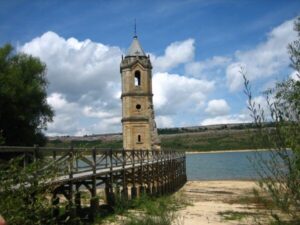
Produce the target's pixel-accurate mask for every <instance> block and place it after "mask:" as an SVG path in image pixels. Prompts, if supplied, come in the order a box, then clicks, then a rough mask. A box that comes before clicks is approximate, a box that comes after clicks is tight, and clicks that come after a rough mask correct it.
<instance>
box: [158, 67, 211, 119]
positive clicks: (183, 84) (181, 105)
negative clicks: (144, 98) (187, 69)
mask: <svg viewBox="0 0 300 225" xmlns="http://www.w3.org/2000/svg"><path fill="white" fill-rule="evenodd" d="M213 89H214V82H213V81H207V80H199V79H195V78H188V77H184V76H180V75H178V74H169V73H156V74H154V76H153V93H154V97H153V98H154V105H155V110H157V111H158V112H159V114H160V115H166V114H176V113H182V112H185V113H188V112H192V111H195V110H197V109H199V107H203V105H204V103H205V100H206V97H207V95H208V93H210V92H211V91H212V90H213Z"/></svg>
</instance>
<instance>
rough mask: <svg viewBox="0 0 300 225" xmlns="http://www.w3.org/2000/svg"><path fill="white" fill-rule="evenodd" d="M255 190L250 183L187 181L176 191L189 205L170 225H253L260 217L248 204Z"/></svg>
mask: <svg viewBox="0 0 300 225" xmlns="http://www.w3.org/2000/svg"><path fill="white" fill-rule="evenodd" d="M255 187H257V185H256V183H255V182H254V181H189V182H187V183H186V185H185V186H184V187H183V188H182V189H181V190H180V191H181V192H182V193H183V195H184V196H186V198H187V199H188V201H189V202H190V203H191V205H190V206H187V207H186V208H184V209H181V210H180V211H179V212H178V219H177V221H175V222H174V225H177V224H180V225H204V224H213V225H229V224H230V225H231V224H238V225H243V224H247V225H249V224H254V217H253V215H260V213H258V211H257V206H256V205H254V203H251V201H248V200H249V199H251V196H252V194H251V193H252V189H253V188H255ZM247 199H248V200H247ZM249 202H250V203H249ZM260 217H261V216H260Z"/></svg>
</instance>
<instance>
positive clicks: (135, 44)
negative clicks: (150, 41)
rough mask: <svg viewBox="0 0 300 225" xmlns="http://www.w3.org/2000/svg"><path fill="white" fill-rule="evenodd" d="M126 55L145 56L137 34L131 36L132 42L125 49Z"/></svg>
mask: <svg viewBox="0 0 300 225" xmlns="http://www.w3.org/2000/svg"><path fill="white" fill-rule="evenodd" d="M126 56H146V54H145V52H144V50H143V49H142V47H141V44H140V42H139V40H138V38H137V36H134V37H133V40H132V43H131V45H130V48H129V49H128V51H127V54H126Z"/></svg>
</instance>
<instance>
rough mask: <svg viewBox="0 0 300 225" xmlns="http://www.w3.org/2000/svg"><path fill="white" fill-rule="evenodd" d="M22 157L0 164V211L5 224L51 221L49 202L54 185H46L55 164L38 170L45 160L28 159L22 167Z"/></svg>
mask: <svg viewBox="0 0 300 225" xmlns="http://www.w3.org/2000/svg"><path fill="white" fill-rule="evenodd" d="M23 159H24V158H23V157H19V158H15V159H13V160H11V161H10V162H9V163H6V164H0V166H1V168H0V180H1V187H0V199H1V201H0V212H1V215H2V216H3V217H4V218H5V220H6V221H7V223H8V224H24V225H27V224H28V225H40V224H46V225H47V224H54V220H53V219H52V216H51V202H50V200H49V199H48V196H49V193H50V192H51V189H52V188H53V187H51V186H47V185H45V184H46V182H47V181H49V180H50V179H51V178H53V177H54V173H55V170H54V167H53V168H52V167H51V168H50V167H49V168H48V169H47V170H43V171H42V172H39V173H38V172H37V171H41V168H42V167H43V165H44V162H41V161H40V162H35V163H31V164H29V165H28V166H26V167H25V168H24V167H23V166H21V165H22V163H23Z"/></svg>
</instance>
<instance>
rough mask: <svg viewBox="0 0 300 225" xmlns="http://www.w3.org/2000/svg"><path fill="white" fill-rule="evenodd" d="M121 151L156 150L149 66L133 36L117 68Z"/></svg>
mask: <svg viewBox="0 0 300 225" xmlns="http://www.w3.org/2000/svg"><path fill="white" fill-rule="evenodd" d="M120 71H121V79H122V95H121V99H122V127H123V148H124V149H125V150H152V149H160V141H159V138H158V134H157V128H156V124H155V120H154V109H153V100H152V97H153V93H152V65H151V62H150V57H149V56H146V54H145V52H144V50H143V48H142V47H141V44H140V42H139V40H138V38H137V36H136V31H135V35H134V37H133V40H132V43H131V45H130V47H129V49H128V51H127V53H126V56H125V58H123V59H122V62H121V65H120Z"/></svg>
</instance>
